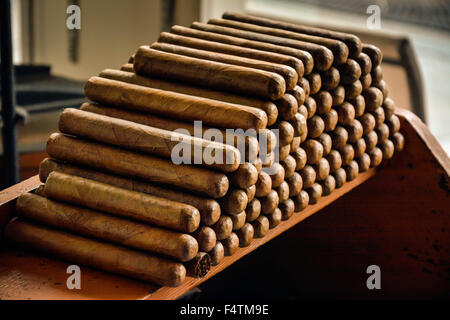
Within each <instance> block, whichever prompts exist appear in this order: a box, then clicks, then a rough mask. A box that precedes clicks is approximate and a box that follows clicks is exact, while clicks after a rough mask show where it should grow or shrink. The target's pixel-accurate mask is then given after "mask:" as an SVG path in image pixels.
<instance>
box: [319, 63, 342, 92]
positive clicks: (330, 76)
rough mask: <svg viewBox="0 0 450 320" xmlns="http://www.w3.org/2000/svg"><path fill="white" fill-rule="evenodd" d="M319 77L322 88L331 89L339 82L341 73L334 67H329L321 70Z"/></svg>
mask: <svg viewBox="0 0 450 320" xmlns="http://www.w3.org/2000/svg"><path fill="white" fill-rule="evenodd" d="M320 77H321V79H322V88H323V89H325V90H333V89H335V88H337V86H338V85H339V83H340V82H341V75H340V74H339V70H338V69H336V68H335V67H331V68H330V69H328V70H327V71H324V72H322V73H321V74H320Z"/></svg>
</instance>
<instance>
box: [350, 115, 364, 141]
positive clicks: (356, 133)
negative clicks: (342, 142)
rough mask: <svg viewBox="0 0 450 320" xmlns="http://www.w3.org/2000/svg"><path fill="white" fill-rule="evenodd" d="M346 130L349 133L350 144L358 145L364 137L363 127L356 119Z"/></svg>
mask: <svg viewBox="0 0 450 320" xmlns="http://www.w3.org/2000/svg"><path fill="white" fill-rule="evenodd" d="M346 129H347V132H348V142H350V143H356V142H357V141H358V140H359V139H361V138H362V136H363V126H362V124H361V122H359V121H358V120H357V119H354V120H353V121H352V123H351V124H350V125H348V126H347V127H346Z"/></svg>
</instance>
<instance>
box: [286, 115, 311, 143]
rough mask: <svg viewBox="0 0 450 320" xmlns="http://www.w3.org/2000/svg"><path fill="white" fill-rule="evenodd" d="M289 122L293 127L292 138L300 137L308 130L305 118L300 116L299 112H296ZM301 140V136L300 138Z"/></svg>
mask: <svg viewBox="0 0 450 320" xmlns="http://www.w3.org/2000/svg"><path fill="white" fill-rule="evenodd" d="M289 123H290V124H291V125H292V127H293V128H294V138H295V137H301V136H302V135H303V134H305V132H306V133H307V132H308V127H307V124H306V118H305V117H304V116H302V115H301V114H300V113H298V112H297V113H296V114H295V116H294V118H293V119H292V120H289ZM300 141H301V138H300Z"/></svg>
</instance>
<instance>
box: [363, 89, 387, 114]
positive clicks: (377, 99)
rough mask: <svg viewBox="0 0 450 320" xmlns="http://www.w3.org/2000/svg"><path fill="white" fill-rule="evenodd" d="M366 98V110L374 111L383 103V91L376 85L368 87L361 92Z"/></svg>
mask: <svg viewBox="0 0 450 320" xmlns="http://www.w3.org/2000/svg"><path fill="white" fill-rule="evenodd" d="M362 95H363V97H364V99H365V100H366V110H367V111H375V110H376V109H377V108H379V107H381V105H382V104H383V93H382V92H381V90H380V89H378V88H376V87H370V88H369V89H366V90H364V91H363V92H362Z"/></svg>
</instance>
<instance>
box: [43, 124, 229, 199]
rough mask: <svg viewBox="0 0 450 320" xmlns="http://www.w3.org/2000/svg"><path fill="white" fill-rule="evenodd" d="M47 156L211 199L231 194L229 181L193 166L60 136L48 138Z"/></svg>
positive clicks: (212, 172)
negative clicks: (161, 184) (227, 193)
mask: <svg viewBox="0 0 450 320" xmlns="http://www.w3.org/2000/svg"><path fill="white" fill-rule="evenodd" d="M47 153H48V154H49V155H50V156H51V157H52V158H54V159H57V160H63V161H68V162H70V163H75V164H78V165H85V166H88V167H94V168H97V169H100V170H105V171H107V172H110V173H113V174H118V175H123V176H133V177H136V178H139V179H142V180H144V181H148V182H158V183H164V184H168V185H172V186H176V187H180V188H182V189H185V190H190V191H194V192H198V193H201V194H203V195H206V196H209V197H212V198H220V197H223V196H224V195H225V194H226V192H227V191H228V183H229V182H228V178H227V177H226V176H225V175H224V174H222V173H218V172H214V171H211V170H208V169H205V168H199V167H194V166H190V165H176V164H173V163H172V162H171V161H168V160H165V159H161V158H156V157H152V156H149V155H141V154H137V153H133V152H130V151H126V150H123V149H118V148H115V147H110V146H107V145H101V144H98V143H95V142H89V141H85V140H81V139H75V138H71V137H67V136H64V135H62V134H59V133H54V134H52V135H51V136H50V137H49V139H48V141H47Z"/></svg>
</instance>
